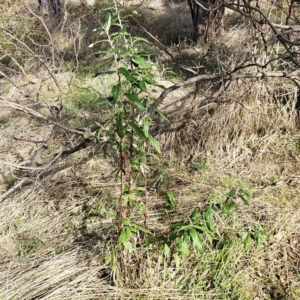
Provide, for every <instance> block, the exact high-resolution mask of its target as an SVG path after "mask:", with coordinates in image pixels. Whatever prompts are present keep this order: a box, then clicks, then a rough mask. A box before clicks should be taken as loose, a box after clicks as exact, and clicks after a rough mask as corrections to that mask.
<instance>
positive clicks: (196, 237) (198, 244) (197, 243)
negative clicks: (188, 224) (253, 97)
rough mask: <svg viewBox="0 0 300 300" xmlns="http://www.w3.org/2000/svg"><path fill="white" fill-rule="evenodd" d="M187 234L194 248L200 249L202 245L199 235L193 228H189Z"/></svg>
mask: <svg viewBox="0 0 300 300" xmlns="http://www.w3.org/2000/svg"><path fill="white" fill-rule="evenodd" d="M189 233H190V236H191V238H192V242H193V245H194V247H197V248H198V249H201V247H202V243H201V238H200V236H199V233H198V232H197V231H196V230H195V229H194V228H191V229H190V231H189Z"/></svg>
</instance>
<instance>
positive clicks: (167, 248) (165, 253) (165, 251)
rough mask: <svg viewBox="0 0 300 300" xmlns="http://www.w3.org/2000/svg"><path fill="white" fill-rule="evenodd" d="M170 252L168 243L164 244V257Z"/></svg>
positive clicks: (168, 255)
mask: <svg viewBox="0 0 300 300" xmlns="http://www.w3.org/2000/svg"><path fill="white" fill-rule="evenodd" d="M170 253H171V249H170V247H169V246H168V244H164V255H165V256H166V257H170Z"/></svg>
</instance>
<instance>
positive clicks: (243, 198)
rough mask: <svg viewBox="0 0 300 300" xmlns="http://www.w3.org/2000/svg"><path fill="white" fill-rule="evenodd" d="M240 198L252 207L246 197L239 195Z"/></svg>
mask: <svg viewBox="0 0 300 300" xmlns="http://www.w3.org/2000/svg"><path fill="white" fill-rule="evenodd" d="M239 197H240V198H241V200H242V201H243V202H244V204H245V205H250V204H249V202H248V200H247V199H246V198H245V197H244V195H241V194H239Z"/></svg>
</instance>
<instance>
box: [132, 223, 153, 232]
mask: <svg viewBox="0 0 300 300" xmlns="http://www.w3.org/2000/svg"><path fill="white" fill-rule="evenodd" d="M132 226H134V227H135V228H136V229H138V230H139V231H142V232H144V233H148V234H152V233H151V231H150V230H148V229H147V228H145V227H143V226H140V225H138V224H134V223H133V224H132Z"/></svg>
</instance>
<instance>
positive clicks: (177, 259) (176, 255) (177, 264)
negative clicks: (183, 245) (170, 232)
mask: <svg viewBox="0 0 300 300" xmlns="http://www.w3.org/2000/svg"><path fill="white" fill-rule="evenodd" d="M174 259H175V265H176V268H177V269H178V268H179V267H180V257H179V255H178V253H175V255H174Z"/></svg>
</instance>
